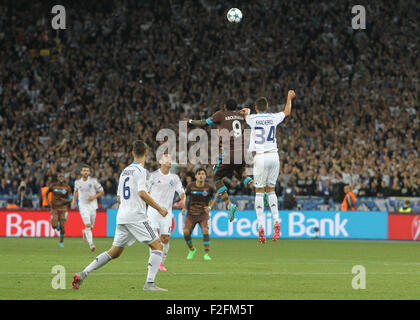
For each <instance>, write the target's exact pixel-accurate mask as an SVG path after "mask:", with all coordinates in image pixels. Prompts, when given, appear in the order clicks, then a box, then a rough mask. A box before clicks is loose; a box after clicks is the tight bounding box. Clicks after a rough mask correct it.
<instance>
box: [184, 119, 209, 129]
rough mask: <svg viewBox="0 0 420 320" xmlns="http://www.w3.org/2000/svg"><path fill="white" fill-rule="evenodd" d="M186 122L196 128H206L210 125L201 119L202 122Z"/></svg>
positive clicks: (191, 120)
mask: <svg viewBox="0 0 420 320" xmlns="http://www.w3.org/2000/svg"><path fill="white" fill-rule="evenodd" d="M186 120H187V122H188V124H191V125H193V126H195V127H205V126H206V125H208V122H207V120H205V119H201V120H193V119H186Z"/></svg>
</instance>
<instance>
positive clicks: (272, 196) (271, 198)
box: [266, 187, 280, 242]
mask: <svg viewBox="0 0 420 320" xmlns="http://www.w3.org/2000/svg"><path fill="white" fill-rule="evenodd" d="M266 190H267V194H268V205H269V206H270V210H271V214H272V216H273V225H274V227H273V230H274V232H273V241H274V242H275V241H277V240H278V239H279V238H280V218H279V209H278V201H277V195H276V192H275V188H274V187H266Z"/></svg>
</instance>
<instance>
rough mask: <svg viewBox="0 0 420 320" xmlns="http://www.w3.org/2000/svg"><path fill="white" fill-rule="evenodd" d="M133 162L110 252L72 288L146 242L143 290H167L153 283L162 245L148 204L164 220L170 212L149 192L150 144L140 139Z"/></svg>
mask: <svg viewBox="0 0 420 320" xmlns="http://www.w3.org/2000/svg"><path fill="white" fill-rule="evenodd" d="M132 155H133V157H134V162H133V163H132V164H131V165H129V166H128V167H126V168H125V169H124V170H123V172H122V173H121V175H120V180H119V183H118V193H117V201H118V202H119V203H120V206H119V208H118V213H117V228H116V230H115V236H114V242H113V243H112V247H111V249H109V250H108V251H105V252H103V253H101V254H100V255H99V256H97V257H96V259H95V260H93V261H92V263H91V264H89V265H88V266H87V267H86V268H85V269H84V270H83V271H82V272H78V273H76V274H75V275H74V276H73V282H72V286H73V288H74V289H79V287H80V285H81V284H82V282H83V280H84V279H86V277H87V276H88V275H89V273H91V272H92V271H93V270H96V269H99V268H101V267H102V266H104V265H105V264H106V263H108V262H109V261H110V260H112V259H116V258H118V257H119V256H120V255H121V253H122V252H123V251H124V248H125V247H126V246H130V245H132V244H133V243H134V242H136V240H137V241H139V242H145V243H147V244H148V245H149V247H150V249H151V251H150V257H149V262H148V266H149V270H148V272H147V280H146V284H145V285H144V288H143V290H146V291H167V290H166V289H161V288H159V287H157V286H156V285H155V284H154V281H155V278H156V274H157V272H158V270H159V266H160V263H161V262H162V250H163V246H162V243H161V242H160V240H159V236H158V235H157V234H156V233H155V232H154V231H153V229H152V226H151V225H150V220H149V219H148V218H147V215H146V204H148V205H149V206H152V207H153V208H155V209H156V210H157V211H158V212H159V213H160V214H161V215H162V216H163V217H165V216H166V215H167V214H168V211H167V210H166V209H165V208H163V207H161V206H159V205H158V204H157V203H156V202H155V201H154V200H153V198H152V197H151V196H150V195H149V194H148V193H147V177H148V175H149V172H148V171H147V170H146V169H145V168H144V163H145V161H146V157H147V155H148V150H147V145H146V143H144V142H143V141H141V140H137V141H135V142H134V144H133V151H132Z"/></svg>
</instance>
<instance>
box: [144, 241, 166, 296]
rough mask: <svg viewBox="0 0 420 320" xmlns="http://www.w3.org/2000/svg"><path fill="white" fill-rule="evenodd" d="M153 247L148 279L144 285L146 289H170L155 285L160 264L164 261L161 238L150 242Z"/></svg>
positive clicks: (151, 247)
mask: <svg viewBox="0 0 420 320" xmlns="http://www.w3.org/2000/svg"><path fill="white" fill-rule="evenodd" d="M149 247H150V249H151V251H150V258H149V262H148V266H149V269H148V271H147V280H146V283H145V285H144V287H143V290H145V291H168V290H167V289H162V288H159V287H158V286H156V285H155V278H156V274H157V272H158V271H159V266H160V264H161V262H162V250H163V246H162V243H161V242H160V240H159V239H158V240H156V241H154V242H152V243H150V244H149Z"/></svg>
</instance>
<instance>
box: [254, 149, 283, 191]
mask: <svg viewBox="0 0 420 320" xmlns="http://www.w3.org/2000/svg"><path fill="white" fill-rule="evenodd" d="M279 172H280V159H279V154H278V153H277V152H270V153H260V154H256V155H255V157H254V187H255V188H264V187H266V186H267V187H271V188H274V187H275V186H276V183H277V178H278V177H279Z"/></svg>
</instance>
